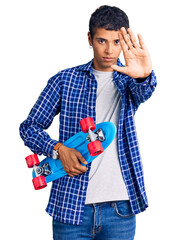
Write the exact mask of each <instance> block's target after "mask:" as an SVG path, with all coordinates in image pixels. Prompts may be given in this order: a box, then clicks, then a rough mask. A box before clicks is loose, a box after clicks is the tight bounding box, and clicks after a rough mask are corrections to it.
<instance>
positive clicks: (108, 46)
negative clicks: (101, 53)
mask: <svg viewBox="0 0 176 240" xmlns="http://www.w3.org/2000/svg"><path fill="white" fill-rule="evenodd" d="M105 52H106V53H107V54H112V52H113V47H112V44H107V45H106V49H105Z"/></svg>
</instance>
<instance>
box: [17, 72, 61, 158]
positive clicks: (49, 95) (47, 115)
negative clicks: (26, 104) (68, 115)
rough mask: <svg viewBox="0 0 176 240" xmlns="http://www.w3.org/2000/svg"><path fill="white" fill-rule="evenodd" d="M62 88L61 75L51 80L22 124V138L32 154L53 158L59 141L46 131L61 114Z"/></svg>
mask: <svg viewBox="0 0 176 240" xmlns="http://www.w3.org/2000/svg"><path fill="white" fill-rule="evenodd" d="M60 98H61V87H60V81H59V75H55V76H54V77H52V78H50V79H49V81H48V83H47V86H46V87H45V88H44V90H43V91H42V92H41V94H40V96H39V98H38V100H37V102H36V103H35V105H34V106H33V108H32V109H31V111H30V113H29V115H28V117H27V119H26V120H25V121H24V122H22V123H21V124H20V136H21V138H22V139H23V141H24V144H25V145H26V146H28V147H29V148H30V149H31V151H32V152H34V153H36V154H39V155H41V154H43V155H45V156H52V150H53V148H54V146H55V145H56V143H58V141H56V140H53V139H51V138H50V136H49V134H48V133H47V132H46V131H44V130H45V129H47V128H49V126H50V125H51V123H52V121H53V119H54V117H55V115H57V114H58V113H59V112H60Z"/></svg>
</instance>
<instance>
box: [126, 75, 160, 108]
mask: <svg viewBox="0 0 176 240" xmlns="http://www.w3.org/2000/svg"><path fill="white" fill-rule="evenodd" d="M156 85H157V81H156V76H155V73H154V71H153V70H152V72H151V74H150V75H149V76H148V77H147V78H145V79H141V78H140V79H133V78H132V79H131V78H130V80H129V82H128V87H129V90H130V92H131V95H132V98H133V101H134V106H135V109H136V110H137V108H138V107H139V105H140V104H141V103H143V102H145V101H146V100H147V99H149V98H150V97H151V95H152V93H153V92H154V90H155V88H156Z"/></svg>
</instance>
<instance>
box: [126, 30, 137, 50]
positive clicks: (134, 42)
mask: <svg viewBox="0 0 176 240" xmlns="http://www.w3.org/2000/svg"><path fill="white" fill-rule="evenodd" d="M127 31H128V33H129V36H130V39H131V43H132V46H133V47H135V48H139V44H138V42H137V38H136V37H135V36H134V34H133V31H132V30H131V28H128V29H127Z"/></svg>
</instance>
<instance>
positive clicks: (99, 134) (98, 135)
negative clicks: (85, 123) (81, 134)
mask: <svg viewBox="0 0 176 240" xmlns="http://www.w3.org/2000/svg"><path fill="white" fill-rule="evenodd" d="M86 139H87V141H88V142H92V141H96V140H99V141H100V142H103V141H105V139H106V138H105V136H104V133H103V131H102V129H101V128H100V129H98V130H97V131H96V132H92V131H91V129H89V135H88V136H87V138H86Z"/></svg>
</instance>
